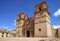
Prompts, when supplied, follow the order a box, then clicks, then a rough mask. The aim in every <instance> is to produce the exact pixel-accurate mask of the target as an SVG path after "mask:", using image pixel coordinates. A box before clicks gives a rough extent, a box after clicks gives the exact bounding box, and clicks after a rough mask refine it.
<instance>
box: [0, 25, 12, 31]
mask: <svg viewBox="0 0 60 41" xmlns="http://www.w3.org/2000/svg"><path fill="white" fill-rule="evenodd" d="M0 28H3V29H6V30H12V29H10V28H9V27H7V26H3V27H0Z"/></svg>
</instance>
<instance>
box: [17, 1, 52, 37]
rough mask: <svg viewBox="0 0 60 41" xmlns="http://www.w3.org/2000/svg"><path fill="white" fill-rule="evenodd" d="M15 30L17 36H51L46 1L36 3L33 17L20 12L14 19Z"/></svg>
mask: <svg viewBox="0 0 60 41" xmlns="http://www.w3.org/2000/svg"><path fill="white" fill-rule="evenodd" d="M16 32H17V34H18V36H19V37H52V29H51V25H50V13H49V11H48V6H47V4H46V2H41V3H40V4H37V5H36V11H35V13H34V17H33V18H28V16H27V15H26V14H24V13H23V12H21V13H20V14H19V15H18V19H17V20H16Z"/></svg>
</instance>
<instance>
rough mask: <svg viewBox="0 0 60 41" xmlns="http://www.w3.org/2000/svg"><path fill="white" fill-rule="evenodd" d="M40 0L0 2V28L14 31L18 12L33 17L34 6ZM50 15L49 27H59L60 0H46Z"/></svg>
mask: <svg viewBox="0 0 60 41" xmlns="http://www.w3.org/2000/svg"><path fill="white" fill-rule="evenodd" d="M41 2H42V0H0V28H5V29H7V30H14V29H16V26H15V20H16V19H17V15H18V14H19V13H20V12H22V11H23V12H24V13H25V14H27V15H28V17H33V16H34V12H35V5H36V4H39V3H41ZM46 3H47V5H48V7H49V12H50V14H51V25H52V26H54V27H56V28H58V27H60V0H46Z"/></svg>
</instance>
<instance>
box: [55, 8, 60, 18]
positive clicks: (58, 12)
mask: <svg viewBox="0 0 60 41" xmlns="http://www.w3.org/2000/svg"><path fill="white" fill-rule="evenodd" d="M58 15H60V9H58V10H57V11H56V12H55V13H54V16H56V17H57V16H58Z"/></svg>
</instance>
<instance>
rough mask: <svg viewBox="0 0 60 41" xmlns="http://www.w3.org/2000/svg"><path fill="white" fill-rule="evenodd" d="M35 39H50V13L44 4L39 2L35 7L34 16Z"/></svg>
mask: <svg viewBox="0 0 60 41" xmlns="http://www.w3.org/2000/svg"><path fill="white" fill-rule="evenodd" d="M34 25H35V28H34V30H35V32H34V36H35V37H52V32H51V26H50V13H49V11H48V6H47V4H46V2H45V1H44V2H41V3H40V4H37V5H36V11H35V14H34Z"/></svg>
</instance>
